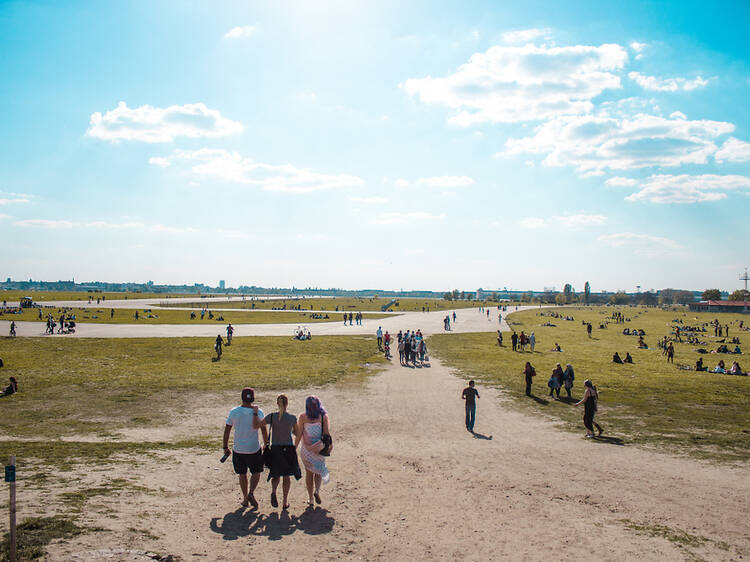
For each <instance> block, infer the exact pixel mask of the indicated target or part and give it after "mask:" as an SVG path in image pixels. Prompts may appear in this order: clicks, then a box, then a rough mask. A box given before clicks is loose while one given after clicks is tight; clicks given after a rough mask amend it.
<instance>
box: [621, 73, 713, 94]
mask: <svg viewBox="0 0 750 562" xmlns="http://www.w3.org/2000/svg"><path fill="white" fill-rule="evenodd" d="M628 78H630V79H631V80H632V81H633V82H635V83H637V84H638V85H639V86H640V87H641V88H643V89H645V90H653V91H655V92H677V91H679V90H685V91H688V92H689V91H691V90H695V89H696V88H702V87H704V86H706V85H708V80H704V79H703V78H701V77H700V76H696V77H695V78H694V79H692V80H689V79H687V78H659V77H657V76H646V75H645V74H641V73H640V72H630V73H629V74H628Z"/></svg>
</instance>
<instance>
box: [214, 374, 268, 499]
mask: <svg viewBox="0 0 750 562" xmlns="http://www.w3.org/2000/svg"><path fill="white" fill-rule="evenodd" d="M254 401H255V391H254V390H253V389H252V388H243V389H242V404H241V405H240V406H237V407H235V408H232V410H231V411H230V412H229V416H228V417H227V423H226V426H225V427H224V454H227V455H228V454H230V450H229V435H230V433H231V432H232V428H234V444H233V445H232V450H231V455H232V465H233V466H234V471H235V473H237V475H238V476H239V481H240V490H241V492H242V507H247V505H248V503H249V504H251V505H252V506H253V508H256V509H257V507H258V501H257V500H256V499H255V495H254V494H253V492H254V491H255V488H256V487H257V486H258V482H259V481H260V474H261V472H263V451H261V448H260V441H259V440H258V430H259V429H260V430H261V431H262V433H263V442H264V443H265V444H266V446H267V445H268V431H267V430H266V428H265V426H264V425H263V424H262V423H261V420H262V419H263V410H261V409H259V408H258V406H256V405H254V404H253V402H254ZM248 470H250V475H251V476H250V487H249V488H248V480H247V471H248Z"/></svg>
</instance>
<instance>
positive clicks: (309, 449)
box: [295, 396, 333, 505]
mask: <svg viewBox="0 0 750 562" xmlns="http://www.w3.org/2000/svg"><path fill="white" fill-rule="evenodd" d="M298 424H299V428H300V432H299V434H298V435H297V440H296V442H295V446H296V445H297V444H298V443H299V442H300V440H301V441H302V446H301V447H300V457H301V458H302V464H303V465H304V466H305V484H306V485H307V494H308V496H309V498H308V503H309V504H310V505H312V504H313V498H314V499H315V503H321V499H320V486H321V484H322V483H324V482H325V483H326V484H327V483H328V481H329V480H330V475H329V473H328V468H326V459H325V458H326V456H328V455H330V454H331V449H332V448H333V441H332V439H331V434H330V422H329V420H328V413H327V412H326V411H325V408H323V404H321V403H320V399H319V398H318V397H317V396H308V397H307V399H306V400H305V411H304V412H302V413H301V414H300V415H299V417H298Z"/></svg>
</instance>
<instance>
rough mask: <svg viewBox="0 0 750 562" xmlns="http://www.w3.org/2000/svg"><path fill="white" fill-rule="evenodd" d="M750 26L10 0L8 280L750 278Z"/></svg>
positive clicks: (548, 11) (630, 283) (726, 21)
mask: <svg viewBox="0 0 750 562" xmlns="http://www.w3.org/2000/svg"><path fill="white" fill-rule="evenodd" d="M749 16H750V4H748V3H747V2H735V3H731V2H730V3H716V4H714V5H712V6H711V7H710V8H707V7H706V5H705V3H697V2H673V3H670V2H658V3H649V2H632V1H631V2H622V3H610V2H607V3H601V2H590V3H589V2H570V1H566V2H559V3H554V2H524V3H518V2H514V3H510V2H509V3H500V2H409V3H402V2H389V1H379V2H356V1H351V0H350V1H347V2H343V1H342V2H332V1H330V2H325V1H321V2H263V3H254V4H250V3H247V2H220V3H213V2H211V3H209V2H122V3H104V2H90V3H80V2H78V3H77V2H64V3H63V2H59V3H55V2H0V77H1V78H0V130H1V131H2V135H0V235H2V237H3V239H4V240H6V241H8V243H6V244H3V250H2V255H1V256H0V257H1V259H0V263H1V264H2V267H1V268H0V276H1V277H2V278H5V277H8V276H9V277H12V278H29V277H31V278H34V279H53V280H56V279H69V278H71V277H75V278H76V279H77V280H133V281H145V280H148V279H152V280H154V281H155V282H157V283H180V282H205V283H210V284H216V283H217V282H218V280H219V279H226V281H227V283H228V284H229V285H238V284H258V285H265V286H274V285H275V286H291V285H295V286H298V287H305V286H321V287H343V288H364V287H368V288H370V287H382V288H387V289H399V288H404V289H415V288H425V289H436V290H440V289H449V288H453V287H458V288H461V289H473V288H477V287H483V288H490V289H492V288H498V287H509V288H535V289H541V288H542V287H543V286H552V285H554V286H557V287H558V288H560V287H562V285H563V284H564V283H566V282H570V283H572V284H573V285H574V287H575V288H576V289H578V290H581V289H582V287H583V284H584V282H585V281H587V280H588V281H590V282H591V285H592V288H593V290H595V291H596V290H600V289H610V290H612V289H626V290H633V289H635V287H636V286H637V285H639V286H641V287H642V289H649V288H662V287H668V286H669V287H685V288H694V289H703V288H706V287H719V288H722V289H734V288H737V287H739V284H740V283H739V281H738V280H737V277H738V274H739V273H740V271H741V270H742V269H743V268H744V267H745V266H746V265H748V263H747V262H748V261H750V260H749V259H748V256H747V251H746V243H747V240H748V238H749V236H748V235H749V234H750V232H749V230H750V228H749V227H748V221H747V215H748V210H750V196H749V195H750V144H749V143H750V108H749V107H748V104H747V101H746V100H747V99H748V98H749V97H750V68H749V65H748V49H747V46H746V31H747V26H746V25H745V23H744V22H747V21H748V20H749Z"/></svg>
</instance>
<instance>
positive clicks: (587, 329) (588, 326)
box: [586, 322, 592, 337]
mask: <svg viewBox="0 0 750 562" xmlns="http://www.w3.org/2000/svg"><path fill="white" fill-rule="evenodd" d="M591 330H592V328H591V322H588V323H587V324H586V333H587V334H588V335H589V337H591Z"/></svg>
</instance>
